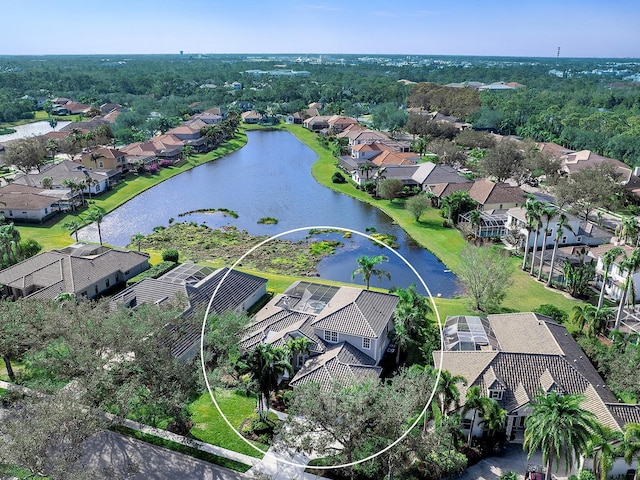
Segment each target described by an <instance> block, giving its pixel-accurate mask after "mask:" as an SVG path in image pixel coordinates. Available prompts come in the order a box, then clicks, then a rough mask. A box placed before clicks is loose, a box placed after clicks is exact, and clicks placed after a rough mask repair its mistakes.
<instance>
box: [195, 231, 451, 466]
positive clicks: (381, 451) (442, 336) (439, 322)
mask: <svg viewBox="0 0 640 480" xmlns="http://www.w3.org/2000/svg"><path fill="white" fill-rule="evenodd" d="M312 229H318V230H341V231H344V232H350V233H352V234H356V235H359V236H361V237H364V238H368V239H369V240H372V241H373V242H375V243H377V244H378V245H380V246H382V247H385V248H386V249H387V250H389V251H391V252H393V254H394V255H396V256H397V257H398V258H400V259H401V260H402V261H403V262H404V263H405V264H406V265H407V266H408V267H409V268H410V269H411V271H412V272H413V273H414V274H415V276H416V277H418V279H419V280H420V283H421V284H422V286H423V287H424V289H425V290H426V292H427V293H428V294H429V300H431V306H432V307H433V311H434V312H435V314H436V319H437V323H438V330H439V331H440V358H439V365H438V370H437V374H436V382H435V384H434V386H433V390H432V391H431V395H430V396H429V399H428V400H427V403H426V404H425V406H424V408H423V409H422V411H421V412H420V415H418V417H417V418H416V419H415V421H414V422H413V423H412V424H411V425H410V426H409V428H408V429H407V430H406V431H405V432H404V433H403V434H402V435H400V437H398V438H397V439H396V440H395V441H393V442H392V443H391V444H389V445H387V446H386V447H385V448H383V449H382V450H380V451H379V452H376V453H373V454H371V455H369V456H368V457H365V458H361V459H360V460H356V461H353V462H350V463H343V464H339V465H317V466H316V465H314V466H313V467H312V468H314V469H316V470H333V469H335V468H345V467H352V466H354V465H359V464H361V463H364V462H368V461H369V460H372V459H374V458H375V457H377V456H378V455H382V454H383V453H385V452H387V451H388V450H390V449H392V448H393V447H395V446H396V445H397V444H399V443H400V442H401V441H402V440H404V439H405V438H406V437H407V435H409V433H410V432H411V430H413V429H414V428H415V427H416V425H418V422H420V420H421V419H422V417H424V416H425V415H426V413H427V409H428V408H429V405H431V402H432V401H433V397H434V396H435V394H436V390H437V388H438V383H440V376H441V373H442V362H443V359H444V333H443V330H442V323H441V321H440V312H438V307H437V306H436V303H435V301H434V299H433V295H431V291H430V290H429V287H427V284H426V283H425V281H424V280H423V279H422V277H421V276H420V274H419V273H418V272H417V270H416V269H415V268H414V267H413V265H411V263H409V262H408V261H407V259H405V258H404V257H403V256H402V255H400V254H399V253H398V252H396V251H395V250H394V249H393V248H391V247H390V246H388V245H386V244H385V243H383V242H381V241H380V240H378V239H376V238H373V237H371V236H370V235H367V234H366V233H362V232H359V231H357V230H352V229H349V228H343V227H332V226H310V227H300V228H294V229H292V230H287V231H286V232H281V233H278V234H277V235H273V236H272V237H269V238H267V239H265V240H263V241H262V242H260V243H258V244H257V245H255V246H253V247H252V248H251V249H249V251H247V252H246V253H245V254H244V255H242V256H241V257H240V258H239V259H238V260H236V261H235V263H234V264H233V265H232V266H231V267H230V268H229V269H228V270H227V272H226V273H225V274H224V275H223V276H222V278H221V279H220V282H218V285H216V288H215V290H214V291H213V295H212V296H211V299H210V300H209V303H208V304H207V310H206V311H205V314H204V320H203V321H202V330H201V332H200V364H201V366H202V374H203V376H204V382H205V384H206V386H207V391H208V392H209V396H210V397H211V400H212V401H213V404H214V405H215V407H216V410H218V413H219V414H220V415H221V416H222V418H223V420H224V421H225V423H226V424H227V425H228V426H229V428H231V430H233V431H234V432H235V434H236V435H237V436H238V437H240V438H241V439H242V440H243V441H244V442H245V443H246V444H247V445H249V446H250V447H252V448H253V449H254V450H257V451H258V452H260V453H262V454H264V455H265V457H266V456H268V455H271V456H272V457H273V458H275V459H276V461H277V462H279V463H284V464H286V465H289V466H292V467H301V468H307V467H308V465H306V464H305V465H303V464H300V463H297V462H290V461H288V460H285V459H283V458H279V457H276V456H275V455H273V454H270V453H269V452H268V450H267V451H265V450H262V449H261V448H259V447H257V446H255V445H254V444H252V443H251V442H250V441H249V440H248V439H246V438H245V437H244V436H243V435H242V434H241V433H240V432H238V430H236V428H235V427H234V426H233V425H231V422H230V421H229V420H228V419H227V416H226V415H225V414H224V413H223V412H222V410H221V409H220V406H219V405H218V402H217V401H216V399H215V395H214V394H213V391H212V389H211V385H210V384H209V379H208V377H207V370H206V366H205V363H204V334H205V330H206V326H207V318H208V316H209V310H210V309H211V305H212V304H213V299H214V298H215V296H216V295H217V293H218V290H219V289H220V287H221V285H222V284H223V282H224V281H225V280H226V278H227V276H228V275H229V274H230V273H231V271H232V270H234V269H235V268H236V267H237V266H238V264H240V262H242V260H244V259H245V257H247V256H248V255H250V254H251V253H252V252H253V251H255V250H257V249H258V248H260V247H262V246H263V245H265V244H266V243H268V242H270V241H272V240H275V239H277V238H280V237H282V236H285V235H289V234H291V233H296V232H303V231H309V230H312ZM263 460H264V458H263Z"/></svg>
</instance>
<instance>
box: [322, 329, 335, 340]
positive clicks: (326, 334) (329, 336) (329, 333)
mask: <svg viewBox="0 0 640 480" xmlns="http://www.w3.org/2000/svg"><path fill="white" fill-rule="evenodd" d="M324 339H325V340H326V341H327V342H329V343H338V332H332V331H331V330H325V331H324Z"/></svg>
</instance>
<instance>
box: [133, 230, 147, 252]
mask: <svg viewBox="0 0 640 480" xmlns="http://www.w3.org/2000/svg"><path fill="white" fill-rule="evenodd" d="M143 240H144V235H143V234H141V233H134V234H133V235H131V243H133V244H135V245H136V246H137V247H138V252H139V251H140V247H141V246H142V241H143Z"/></svg>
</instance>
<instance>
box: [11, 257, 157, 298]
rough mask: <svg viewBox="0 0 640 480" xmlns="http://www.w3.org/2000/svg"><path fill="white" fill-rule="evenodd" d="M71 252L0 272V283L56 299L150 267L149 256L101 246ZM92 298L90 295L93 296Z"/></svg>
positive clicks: (42, 296) (40, 258) (35, 260)
mask: <svg viewBox="0 0 640 480" xmlns="http://www.w3.org/2000/svg"><path fill="white" fill-rule="evenodd" d="M83 253H84V252H81V251H74V250H70V249H65V250H51V251H49V252H43V253H40V254H39V255H36V256H35V257H31V258H28V259H27V260H24V261H22V262H20V263H18V264H16V265H13V266H11V267H9V268H6V269H4V270H2V271H0V283H1V284H3V285H6V286H8V287H15V288H18V289H21V290H25V289H29V288H36V291H34V292H33V293H31V294H30V295H27V296H28V297H30V298H42V299H54V298H56V296H58V294H60V293H64V292H68V293H74V294H79V293H80V292H82V291H83V290H85V289H87V288H88V287H89V286H91V285H93V284H95V283H96V282H97V281H98V280H101V279H103V278H105V277H107V276H108V275H110V274H112V273H116V272H122V273H123V274H124V275H125V276H126V274H125V272H128V271H129V270H132V269H135V268H136V267H140V266H142V265H148V262H149V255H147V254H145V253H138V252H133V251H128V250H116V249H111V248H106V247H100V248H98V249H97V251H96V252H95V253H94V252H90V253H88V254H86V255H84V254H83ZM90 296H91V295H90Z"/></svg>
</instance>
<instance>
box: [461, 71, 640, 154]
mask: <svg viewBox="0 0 640 480" xmlns="http://www.w3.org/2000/svg"><path fill="white" fill-rule="evenodd" d="M564 80H565V81H564V82H563V88H562V89H558V90H549V89H538V88H522V89H518V90H513V91H499V92H481V94H480V99H481V102H482V106H481V107H480V109H479V110H478V111H477V112H476V113H474V114H473V115H471V116H470V117H469V121H470V122H472V123H473V125H474V127H484V128H489V129H494V130H496V131H497V132H499V133H502V134H505V135H519V136H521V137H526V138H533V139H535V140H537V141H545V142H555V143H558V144H560V145H563V146H565V147H568V148H571V149H573V150H584V149H588V150H592V151H594V152H596V153H598V154H600V155H604V156H607V157H611V158H617V159H619V160H622V161H624V162H626V163H628V164H630V165H635V164H637V163H639V162H640V88H637V87H632V86H631V84H629V86H628V87H626V88H615V89H614V88H608V89H607V88H605V87H604V86H602V85H598V84H593V83H590V82H586V81H583V80H581V79H575V80H573V79H564Z"/></svg>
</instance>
